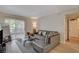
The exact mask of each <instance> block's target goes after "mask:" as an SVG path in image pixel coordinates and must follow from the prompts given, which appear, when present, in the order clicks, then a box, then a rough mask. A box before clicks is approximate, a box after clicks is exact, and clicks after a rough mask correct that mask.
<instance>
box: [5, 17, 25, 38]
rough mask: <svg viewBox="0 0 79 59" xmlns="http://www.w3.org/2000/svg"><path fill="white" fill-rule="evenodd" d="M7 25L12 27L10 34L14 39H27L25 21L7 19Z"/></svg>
mask: <svg viewBox="0 0 79 59" xmlns="http://www.w3.org/2000/svg"><path fill="white" fill-rule="evenodd" d="M5 23H6V24H8V25H9V26H10V34H11V37H12V39H17V38H22V39H23V38H24V37H25V30H24V21H22V20H17V19H10V18H7V19H5Z"/></svg>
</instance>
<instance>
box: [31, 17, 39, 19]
mask: <svg viewBox="0 0 79 59" xmlns="http://www.w3.org/2000/svg"><path fill="white" fill-rule="evenodd" d="M30 18H31V19H38V17H30Z"/></svg>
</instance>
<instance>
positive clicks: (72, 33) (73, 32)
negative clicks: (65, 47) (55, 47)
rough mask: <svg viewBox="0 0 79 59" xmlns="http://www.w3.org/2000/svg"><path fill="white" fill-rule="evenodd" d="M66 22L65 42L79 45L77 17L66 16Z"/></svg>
mask: <svg viewBox="0 0 79 59" xmlns="http://www.w3.org/2000/svg"><path fill="white" fill-rule="evenodd" d="M65 20H66V21H65V22H66V24H65V25H66V42H68V43H72V44H79V16H78V15H74V14H73V15H68V16H67V17H66V19H65Z"/></svg>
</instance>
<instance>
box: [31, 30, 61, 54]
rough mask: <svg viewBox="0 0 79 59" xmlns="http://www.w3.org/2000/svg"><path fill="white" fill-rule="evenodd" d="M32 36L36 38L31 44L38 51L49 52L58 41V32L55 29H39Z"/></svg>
mask: <svg viewBox="0 0 79 59" xmlns="http://www.w3.org/2000/svg"><path fill="white" fill-rule="evenodd" d="M34 37H36V38H37V39H36V40H35V41H33V42H32V46H33V48H34V50H35V51H37V52H40V53H46V52H49V51H50V50H51V49H52V48H54V47H55V46H57V45H58V44H59V43H60V34H59V33H58V32H57V31H47V30H39V31H38V33H37V34H35V35H34Z"/></svg>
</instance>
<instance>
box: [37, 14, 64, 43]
mask: <svg viewBox="0 0 79 59" xmlns="http://www.w3.org/2000/svg"><path fill="white" fill-rule="evenodd" d="M38 22H39V29H41V30H51V31H58V32H59V33H60V36H61V37H60V40H61V43H64V15H63V14H56V15H49V16H46V17H43V18H40V19H39V20H38Z"/></svg>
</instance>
